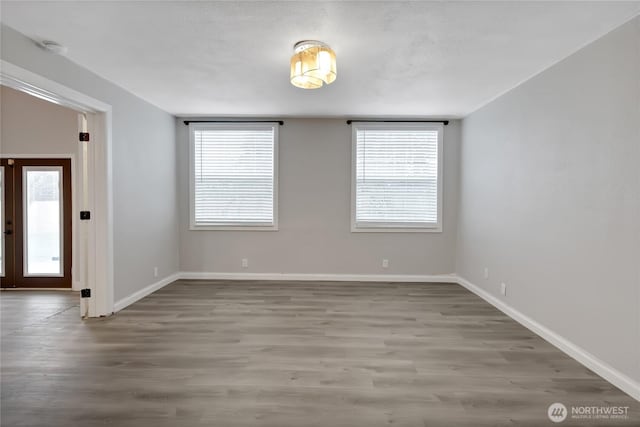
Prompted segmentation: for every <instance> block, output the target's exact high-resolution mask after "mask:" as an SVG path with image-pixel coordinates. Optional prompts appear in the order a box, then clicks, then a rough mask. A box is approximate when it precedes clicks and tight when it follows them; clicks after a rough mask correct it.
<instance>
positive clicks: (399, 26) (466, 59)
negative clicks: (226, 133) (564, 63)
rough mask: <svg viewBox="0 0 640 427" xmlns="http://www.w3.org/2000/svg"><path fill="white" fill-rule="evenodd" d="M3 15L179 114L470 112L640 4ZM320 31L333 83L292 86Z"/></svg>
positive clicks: (213, 5) (171, 7) (235, 7)
mask: <svg viewBox="0 0 640 427" xmlns="http://www.w3.org/2000/svg"><path fill="white" fill-rule="evenodd" d="M1 8H2V10H1V12H2V14H1V16H2V21H3V22H4V23H5V24H7V25H9V26H10V27H13V28H15V29H16V30H18V31H20V32H22V33H24V34H26V35H27V36H29V37H32V38H34V39H51V40H55V41H58V42H60V43H62V44H64V45H66V46H68V48H69V52H68V57H69V58H70V59H71V60H72V61H74V62H76V63H78V64H80V65H82V66H84V67H86V68H88V69H90V70H92V71H94V72H95V73H97V74H99V75H101V76H103V77H104V78H106V79H108V80H110V81H112V82H114V83H116V84H118V85H120V86H122V87H124V88H125V89H127V90H129V91H131V92H133V93H134V94H136V95H138V96H140V97H141V98H143V99H145V100H147V101H149V102H150V103H152V104H155V105H157V106H158V107H160V108H162V109H164V110H166V111H168V112H170V113H173V114H176V115H214V116H234V115H252V116H265V115H269V116H387V117H391V116H405V117H412V116H443V117H444V116H447V117H459V116H464V115H466V114H468V113H470V112H472V111H473V110H475V109H476V108H478V107H480V106H481V105H483V104H485V103H486V102H488V101H490V100H491V99H493V98H495V97H496V96H498V95H500V94H501V93H503V92H505V91H507V90H509V89H511V88H513V87H514V86H516V85H517V84H519V83H520V82H522V81H524V80H526V79H527V78H529V77H531V76H532V75H534V74H536V73H538V72H540V71H542V70H543V69H545V68H547V67H548V66H550V65H552V64H554V63H555V62H557V61H559V60H561V59H563V58H565V57H566V56H568V55H569V54H571V53H573V52H574V51H576V50H577V49H579V48H580V47H582V46H584V45H585V44H586V43H588V42H590V41H592V40H594V39H596V38H598V37H600V36H602V35H603V34H605V33H606V32H608V31H609V30H611V29H613V28H615V27H616V26H618V25H620V24H622V23H623V22H625V21H626V20H628V19H629V18H631V17H632V16H633V15H636V14H638V13H639V11H640V2H637V1H636V2H609V1H608V2H537V1H534V2H516V1H511V2H478V1H474V2H455V1H449V2H404V1H389V2H348V1H338V2H268V1H261V2H246V1H231V2H186V1H158V2H151V1H143V2H113V1H111V2H93V1H89V2H87V1H85V2H77V3H75V2H56V1H46V2H33V1H20V2H12V1H2V4H1ZM302 39H319V40H322V41H324V42H327V43H328V44H330V45H331V46H332V47H333V48H334V50H335V51H336V53H337V56H338V79H337V80H336V82H335V83H334V84H332V85H330V86H326V87H324V88H322V89H318V90H311V91H309V90H306V91H305V90H302V89H297V88H295V87H293V86H291V84H289V58H290V56H291V53H292V46H293V44H294V43H295V42H296V41H298V40H302Z"/></svg>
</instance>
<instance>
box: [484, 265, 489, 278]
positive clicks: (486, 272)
mask: <svg viewBox="0 0 640 427" xmlns="http://www.w3.org/2000/svg"><path fill="white" fill-rule="evenodd" d="M484 278H485V279H488V278H489V267H485V268H484Z"/></svg>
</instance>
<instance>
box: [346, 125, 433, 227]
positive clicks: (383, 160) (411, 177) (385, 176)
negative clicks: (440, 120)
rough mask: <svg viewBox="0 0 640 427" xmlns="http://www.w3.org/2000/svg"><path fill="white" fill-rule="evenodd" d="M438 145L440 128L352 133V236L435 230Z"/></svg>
mask: <svg viewBox="0 0 640 427" xmlns="http://www.w3.org/2000/svg"><path fill="white" fill-rule="evenodd" d="M441 141H442V127H441V125H433V124H417V123H416V124H414V123H411V124H381V123H378V124H373V123H371V124H362V125H358V126H357V127H355V129H354V157H355V173H354V183H353V186H354V192H355V200H354V201H353V205H354V206H353V210H354V211H355V212H354V213H353V214H352V228H353V229H354V231H358V229H367V228H378V229H385V228H386V229H396V230H397V229H402V228H405V229H420V228H423V229H440V200H441V197H440V193H441V191H440V189H441V185H440V184H441V183H440V172H441V171H440V169H441V161H440V157H441V154H442V153H441V150H442V143H441ZM380 231H382V230H380ZM423 231H425V230H423Z"/></svg>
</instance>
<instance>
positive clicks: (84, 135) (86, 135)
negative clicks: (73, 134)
mask: <svg viewBox="0 0 640 427" xmlns="http://www.w3.org/2000/svg"><path fill="white" fill-rule="evenodd" d="M80 141H81V142H83V141H89V132H80Z"/></svg>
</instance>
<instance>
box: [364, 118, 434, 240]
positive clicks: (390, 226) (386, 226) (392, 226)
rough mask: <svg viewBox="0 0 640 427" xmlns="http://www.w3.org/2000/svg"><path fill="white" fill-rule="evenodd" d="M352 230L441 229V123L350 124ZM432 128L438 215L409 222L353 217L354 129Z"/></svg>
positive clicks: (413, 231) (430, 230) (408, 230)
mask: <svg viewBox="0 0 640 427" xmlns="http://www.w3.org/2000/svg"><path fill="white" fill-rule="evenodd" d="M351 128H352V129H351V232H352V233H441V232H442V200H443V195H442V193H443V182H442V177H443V173H442V167H443V163H444V162H443V159H444V152H443V146H444V144H443V141H444V126H443V124H442V123H381V122H358V123H357V124H356V123H354V124H352V125H351ZM366 129H378V130H410V129H416V130H432V131H433V130H435V131H437V132H438V143H437V144H438V160H437V161H438V176H437V180H438V182H437V192H438V194H437V204H438V207H437V217H438V220H437V222H435V223H411V222H398V223H394V222H357V221H356V185H357V182H356V181H357V133H358V130H366Z"/></svg>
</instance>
